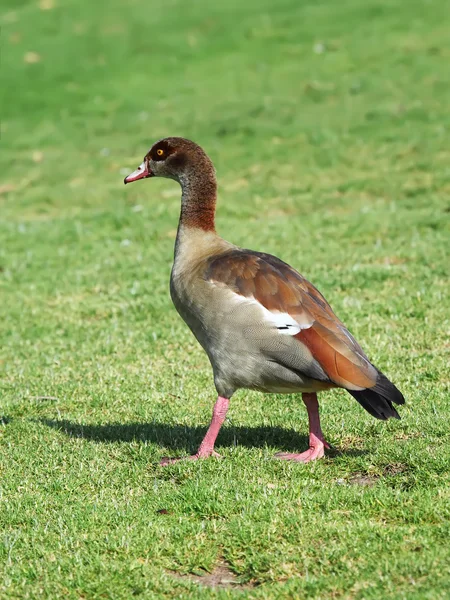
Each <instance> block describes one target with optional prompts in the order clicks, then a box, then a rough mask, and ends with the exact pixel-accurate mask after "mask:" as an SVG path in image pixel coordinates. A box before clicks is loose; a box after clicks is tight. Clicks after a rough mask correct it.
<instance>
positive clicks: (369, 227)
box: [0, 0, 450, 600]
mask: <svg viewBox="0 0 450 600" xmlns="http://www.w3.org/2000/svg"><path fill="white" fill-rule="evenodd" d="M447 9H448V6H447V4H446V3H445V2H437V1H433V2H425V1H418V0H417V1H413V2H409V3H408V4H405V3H403V2H400V1H399V0H392V1H390V2H380V1H375V0H371V1H370V2H368V3H364V4H362V3H359V2H356V0H346V1H345V2H341V3H334V2H330V1H329V0H324V1H323V2H318V3H317V2H293V1H292V0H282V1H281V2H277V3H273V2H272V3H269V2H254V1H253V0H250V1H248V2H245V3H238V2H235V1H234V0H232V1H231V2H227V3H214V4H211V3H206V2H203V1H202V2H196V3H182V2H180V1H179V0H170V1H168V2H165V3H157V2H153V1H152V2H147V3H144V2H142V1H141V0H131V1H130V2H127V3H126V5H124V3H122V2H117V1H116V0H112V1H111V2H110V3H109V5H108V10H107V11H105V10H104V6H103V5H101V4H98V5H97V4H94V3H89V2H75V1H69V2H66V3H64V5H63V4H62V3H59V2H57V1H56V0H54V1H52V0H41V1H40V2H28V1H21V2H17V1H16V0H14V2H13V1H12V0H7V2H6V3H4V4H3V5H2V11H1V15H2V16H1V17H0V20H1V25H2V39H3V59H2V67H3V68H2V80H3V85H2V86H1V89H0V94H1V102H2V107H3V109H2V113H3V114H2V141H1V145H2V151H1V153H0V163H1V169H2V174H3V177H2V182H1V183H0V211H1V212H0V336H1V345H0V394H1V405H0V416H1V419H0V488H1V504H0V560H1V566H0V572H1V574H2V577H1V578H0V579H1V581H0V595H1V596H2V597H5V598H16V597H20V598H36V597H44V598H60V597H61V598H62V597H67V598H80V597H85V598H114V599H116V598H130V597H133V596H136V597H143V598H172V597H183V598H210V597H217V598H228V597H233V598H235V597H236V598H237V597H245V598H248V597H250V598H279V597H282V598H291V597H292V598H303V597H305V598H361V599H362V598H380V597H383V598H415V597H417V598H429V599H433V600H434V599H436V598H446V597H447V595H448V591H447V590H448V588H449V585H450V569H449V564H450V550H449V546H448V536H449V522H450V521H449V517H450V514H449V513H450V510H449V506H450V504H449V500H450V498H449V489H450V487H449V483H450V477H449V460H450V452H449V441H450V439H449V438H450V435H449V433H450V429H449V425H448V394H449V376H448V364H449V348H450V346H449V342H448V340H449V333H450V323H449V319H448V315H449V301H448V240H449V220H450V212H449V211H450V200H449V192H450V170H449V159H450V152H449V149H448V134H449V118H448V104H449V99H450V98H449V96H450V93H449V85H448V61H449V59H450V51H449V47H448V26H447V21H448V15H447V12H448V10H447ZM165 135H185V136H187V137H190V138H193V139H194V140H196V141H198V142H199V143H201V144H202V145H203V146H204V147H205V149H206V150H207V151H208V153H209V154H210V155H211V157H212V158H213V160H214V162H215V164H216V167H217V170H218V176H219V185H220V202H219V214H218V227H219V230H220V232H221V233H222V234H223V235H224V236H225V237H227V238H228V239H230V240H231V241H233V242H234V243H237V244H239V245H241V246H244V247H249V248H254V249H256V250H262V251H267V252H272V253H274V254H276V255H278V256H280V257H281V258H282V259H283V260H285V261H287V262H289V263H291V264H292V265H293V266H295V267H296V268H298V269H299V270H300V271H301V272H302V273H303V274H304V275H305V276H307V277H308V278H309V279H311V281H312V282H313V283H314V284H315V285H317V287H319V289H320V290H321V291H322V292H323V293H324V294H325V296H326V297H327V298H328V299H329V301H330V303H331V304H332V306H333V308H334V309H335V311H336V312H337V314H338V315H339V316H340V317H341V318H342V320H343V321H344V322H345V323H346V324H347V325H348V327H349V329H350V330H351V331H352V333H353V334H354V335H355V336H356V337H357V339H358V340H359V341H360V342H361V344H362V345H363V347H364V348H365V349H366V350H367V352H368V354H369V356H370V357H371V358H372V359H373V361H374V363H375V364H377V365H378V366H379V367H380V368H381V369H383V370H384V371H385V372H386V373H387V374H388V375H389V376H390V377H391V378H392V380H393V381H394V382H395V383H396V384H397V385H398V387H399V388H400V389H401V390H402V391H403V392H404V395H405V397H406V399H407V404H406V405H405V407H401V414H402V420H401V421H400V422H395V423H394V422H388V423H380V422H376V421H375V420H373V419H371V418H370V416H369V415H367V414H366V413H364V412H363V411H362V409H361V408H360V407H359V406H358V405H357V403H356V402H355V401H354V400H353V399H352V398H351V397H350V396H349V395H348V394H346V393H345V392H342V391H334V392H331V393H328V394H324V395H323V396H322V400H321V407H322V415H323V427H324V431H325V432H326V435H327V438H328V439H329V440H330V441H331V443H332V444H333V446H334V449H333V451H331V452H330V453H329V454H328V455H327V458H326V459H325V460H323V461H321V462H319V463H317V464H312V465H303V466H302V465H291V464H283V463H280V462H278V461H274V460H272V458H271V457H272V455H273V453H275V452H276V451H279V450H286V451H295V450H297V449H298V450H301V449H304V448H305V446H306V443H307V438H306V433H307V422H306V414H305V411H304V409H303V407H302V405H301V400H300V398H298V397H288V396H278V395H267V396H261V395H258V394H256V393H250V392H244V391H243V392H239V393H238V394H236V396H235V397H234V398H233V401H232V406H231V410H230V414H229V419H228V420H227V422H226V424H225V426H224V429H223V431H222V432H221V434H220V436H219V439H218V450H219V452H220V453H221V454H222V455H223V457H224V459H223V460H221V461H217V460H210V461H204V462H201V463H198V464H177V465H174V466H171V467H168V468H164V469H163V468H161V467H159V466H158V463H159V460H160V459H161V457H162V456H164V455H171V456H178V455H180V456H181V455H184V454H186V453H190V452H192V451H193V450H194V449H195V448H196V447H197V445H198V443H199V441H200V440H201V438H202V436H203V434H204V431H205V427H206V424H207V422H208V419H209V416H210V411H211V407H212V403H213V401H214V389H213V384H212V377H211V373H210V367H209V364H208V362H207V359H206V357H205V356H204V354H203V353H202V351H201V349H200V348H198V347H197V345H196V342H195V340H194V339H193V338H192V337H191V334H190V333H189V332H188V331H187V329H186V327H185V326H184V324H183V323H182V322H181V320H180V319H179V318H178V316H177V315H176V313H175V310H174V309H173V307H172V306H171V303H170V299H169V293H168V278H169V273H170V267H171V260H172V253H173V243H174V236H175V230H176V220H177V214H178V210H179V207H178V202H179V190H178V189H177V188H176V187H175V184H173V183H172V182H168V181H153V180H152V181H150V182H145V183H142V185H141V184H136V185H135V186H127V189H125V188H124V186H123V185H122V179H123V176H124V174H126V173H127V172H129V171H130V170H132V169H134V168H135V167H136V165H137V164H139V162H140V160H141V159H142V156H143V155H144V154H145V152H146V150H147V149H148V147H149V146H150V144H151V143H152V142H153V141H154V140H155V139H157V138H158V137H162V136H165ZM229 572H231V573H233V574H234V575H235V576H236V579H235V580H234V579H233V578H232V580H231V583H230V582H228V586H227V585H225V586H223V587H220V588H218V589H214V590H213V589H211V588H210V587H207V586H206V585H205V586H201V584H199V580H198V579H193V578H190V577H189V575H193V576H198V575H204V574H205V573H213V574H214V573H216V575H217V573H218V575H217V576H216V580H215V581H216V582H217V581H219V580H220V581H222V579H224V580H227V578H228V579H230V577H231V576H230V575H229ZM175 573H176V574H178V576H176V575H175ZM185 576H186V577H185ZM221 577H222V579H221ZM204 581H207V582H208V581H209V583H211V581H214V577H212V578H210V580H204ZM240 585H248V586H249V587H245V588H244V587H242V588H240V587H239V586H240Z"/></svg>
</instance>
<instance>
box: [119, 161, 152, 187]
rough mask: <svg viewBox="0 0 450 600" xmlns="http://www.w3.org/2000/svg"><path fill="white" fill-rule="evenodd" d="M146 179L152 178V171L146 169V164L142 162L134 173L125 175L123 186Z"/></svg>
mask: <svg viewBox="0 0 450 600" xmlns="http://www.w3.org/2000/svg"><path fill="white" fill-rule="evenodd" d="M147 177H153V173H152V171H150V169H149V168H148V167H147V164H146V162H145V161H144V162H143V163H141V164H140V165H139V167H138V168H137V169H136V171H133V172H132V173H130V174H129V175H127V176H126V177H125V179H124V180H123V182H124V183H125V184H126V183H131V182H132V181H137V180H138V179H146V178H147Z"/></svg>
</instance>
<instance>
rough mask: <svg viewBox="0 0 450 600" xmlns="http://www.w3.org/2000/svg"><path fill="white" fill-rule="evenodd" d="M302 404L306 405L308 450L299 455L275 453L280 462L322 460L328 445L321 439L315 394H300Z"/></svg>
mask: <svg viewBox="0 0 450 600" xmlns="http://www.w3.org/2000/svg"><path fill="white" fill-rule="evenodd" d="M302 399H303V402H304V403H305V404H306V410H307V411H308V420H309V450H306V452H302V453H301V454H289V453H288V452H277V454H275V458H280V459H281V460H293V461H296V462H304V463H307V462H310V461H312V460H316V459H317V458H322V457H323V456H324V454H325V452H324V449H325V448H329V447H330V445H329V444H328V443H327V442H326V441H325V438H324V437H323V433H322V429H321V427H320V417H319V403H318V402H317V394H302Z"/></svg>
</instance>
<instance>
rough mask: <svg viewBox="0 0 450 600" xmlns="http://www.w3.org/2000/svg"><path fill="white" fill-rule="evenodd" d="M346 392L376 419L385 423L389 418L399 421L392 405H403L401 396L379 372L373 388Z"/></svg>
mask: <svg viewBox="0 0 450 600" xmlns="http://www.w3.org/2000/svg"><path fill="white" fill-rule="evenodd" d="M347 391H348V393H349V394H351V395H352V396H353V398H355V399H356V400H357V401H358V402H359V403H360V404H361V406H362V407H363V408H365V409H366V410H367V412H368V413H370V414H371V415H372V416H373V417H375V418H376V419H381V420H382V421H386V420H387V419H389V417H392V418H394V419H400V415H399V414H398V412H397V411H396V410H395V408H394V407H393V406H392V403H393V402H394V404H404V403H405V399H404V398H403V394H402V393H401V392H400V391H399V390H398V389H397V388H396V387H395V385H394V384H393V383H391V382H390V381H389V379H388V378H387V377H386V376H385V375H383V373H381V372H380V371H378V378H377V383H376V385H375V386H374V387H373V388H366V389H365V390H359V391H354V390H347Z"/></svg>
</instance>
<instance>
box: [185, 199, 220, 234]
mask: <svg viewBox="0 0 450 600" xmlns="http://www.w3.org/2000/svg"><path fill="white" fill-rule="evenodd" d="M215 214H216V203H215V201H214V203H213V205H212V206H207V205H203V206H191V205H187V206H186V205H184V206H182V207H181V216H180V224H181V225H183V226H184V227H194V228H196V229H203V230H204V231H215V230H216V226H215Z"/></svg>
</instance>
